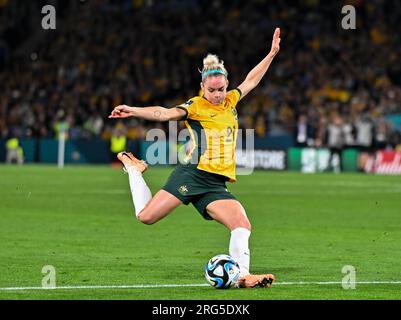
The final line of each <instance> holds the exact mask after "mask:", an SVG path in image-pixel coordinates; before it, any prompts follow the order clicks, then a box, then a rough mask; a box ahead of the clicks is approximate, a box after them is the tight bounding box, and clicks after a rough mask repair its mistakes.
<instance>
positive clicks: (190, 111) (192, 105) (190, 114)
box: [176, 99, 197, 120]
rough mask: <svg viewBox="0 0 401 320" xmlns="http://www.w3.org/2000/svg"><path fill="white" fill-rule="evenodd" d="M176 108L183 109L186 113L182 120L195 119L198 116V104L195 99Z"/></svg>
mask: <svg viewBox="0 0 401 320" xmlns="http://www.w3.org/2000/svg"><path fill="white" fill-rule="evenodd" d="M176 108H178V109H182V110H184V111H185V112H186V115H185V116H184V117H183V118H182V120H186V119H193V118H195V117H196V115H197V111H196V110H197V108H196V102H195V100H194V99H189V100H188V101H187V102H185V103H183V104H180V105H179V106H177V107H176Z"/></svg>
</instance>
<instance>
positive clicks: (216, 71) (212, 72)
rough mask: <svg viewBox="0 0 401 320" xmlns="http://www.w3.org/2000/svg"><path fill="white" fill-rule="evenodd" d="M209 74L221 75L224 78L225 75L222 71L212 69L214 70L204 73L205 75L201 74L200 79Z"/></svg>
mask: <svg viewBox="0 0 401 320" xmlns="http://www.w3.org/2000/svg"><path fill="white" fill-rule="evenodd" d="M211 74H222V75H224V76H226V73H225V72H224V71H223V70H219V69H214V70H209V71H206V72H205V73H202V79H204V78H205V77H207V76H209V75H211Z"/></svg>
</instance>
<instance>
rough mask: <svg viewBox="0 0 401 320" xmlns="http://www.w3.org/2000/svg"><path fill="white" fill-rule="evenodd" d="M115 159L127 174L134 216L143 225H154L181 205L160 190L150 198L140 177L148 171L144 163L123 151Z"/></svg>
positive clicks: (176, 199)
mask: <svg viewBox="0 0 401 320" xmlns="http://www.w3.org/2000/svg"><path fill="white" fill-rule="evenodd" d="M117 158H118V159H119V160H120V161H121V162H122V164H123V166H124V171H125V172H127V173H128V176H129V183H130V188H131V194H132V200H133V202H134V207H135V215H136V217H137V219H138V220H139V221H141V222H143V223H144V224H153V223H156V222H157V221H159V220H160V219H162V218H164V217H165V216H166V215H168V214H169V213H170V212H171V211H172V210H174V209H175V208H176V207H178V206H179V205H180V204H182V202H181V201H180V200H179V199H178V198H176V197H175V196H173V195H172V194H170V193H168V192H167V191H164V190H160V191H159V192H158V193H156V195H155V196H154V197H153V198H152V193H151V192H150V189H149V187H148V186H147V184H146V182H145V180H144V179H143V177H142V173H144V172H145V171H146V170H147V169H148V165H147V164H146V162H145V161H143V160H139V159H137V158H135V157H134V156H133V154H132V153H130V152H125V151H124V152H120V153H119V154H118V155H117Z"/></svg>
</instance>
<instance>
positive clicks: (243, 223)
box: [109, 28, 281, 288]
mask: <svg viewBox="0 0 401 320" xmlns="http://www.w3.org/2000/svg"><path fill="white" fill-rule="evenodd" d="M280 41H281V39H280V29H279V28H276V30H275V32H274V35H273V40H272V45H271V50H270V52H269V54H268V55H267V56H266V57H265V58H264V59H263V60H262V61H261V62H260V63H259V64H258V65H257V66H256V67H255V68H253V69H252V70H251V71H250V72H249V74H248V75H247V77H246V79H245V80H244V82H243V83H241V85H239V86H238V87H237V88H236V89H234V90H231V91H228V92H227V87H228V77H227V76H228V73H227V70H226V69H225V67H224V64H223V61H219V59H218V57H217V56H215V55H211V54H209V55H208V56H207V57H206V58H205V59H204V61H203V64H204V65H203V70H202V81H201V84H200V85H201V89H202V91H203V93H204V94H203V96H202V97H194V98H192V99H190V100H188V101H187V102H186V103H184V104H182V105H180V106H177V107H175V108H171V109H167V108H163V107H160V106H155V107H145V108H141V107H140V108H138V107H129V106H126V105H121V106H117V107H115V108H114V110H113V111H112V112H111V115H110V116H109V118H127V117H137V118H142V119H146V120H150V121H170V120H185V124H186V127H187V128H188V130H189V132H190V136H191V146H192V147H191V148H190V150H188V153H187V163H184V164H178V165H177V166H176V168H175V170H174V171H173V173H172V174H171V176H170V177H169V179H168V180H167V182H166V184H165V186H164V187H163V188H162V190H160V191H159V192H157V193H156V194H155V195H154V196H153V198H152V194H151V192H150V190H149V188H148V186H147V185H146V182H145V180H144V179H143V177H142V173H143V172H144V171H145V170H146V169H147V164H146V163H145V162H144V161H141V160H138V159H136V158H135V157H134V156H133V155H132V154H131V153H128V152H121V153H119V154H118V156H117V157H118V159H119V160H120V161H121V162H122V163H123V166H124V169H125V170H126V171H127V172H128V177H129V184H130V189H131V193H132V199H133V203H134V207H135V214H136V217H137V219H138V220H139V221H141V222H143V223H145V224H153V223H156V222H157V221H159V220H160V219H162V218H164V217H165V216H167V215H168V214H169V213H170V212H171V211H172V210H174V209H175V208H176V207H178V206H179V205H181V204H183V203H184V204H185V205H188V204H189V203H192V204H193V205H194V207H195V208H196V209H197V210H198V211H199V212H200V214H201V215H202V216H203V217H204V218H205V219H207V220H216V221H217V222H219V223H221V224H223V225H224V226H226V227H227V228H228V229H229V230H230V231H231V238H230V244H229V253H230V255H231V256H232V257H233V258H234V259H235V260H236V261H237V262H238V264H239V266H240V278H239V280H238V283H237V287H242V288H252V287H256V286H259V287H270V286H271V284H272V283H273V281H274V280H275V278H274V276H273V275H272V274H263V275H252V274H250V273H249V264H250V253H249V245H248V242H249V236H250V234H251V224H250V222H249V220H248V217H247V215H246V212H245V210H244V208H243V207H242V205H241V203H240V202H239V201H238V200H236V198H235V197H234V196H233V195H232V194H231V193H230V192H228V191H227V189H226V181H230V182H234V181H235V180H236V176H235V162H234V152H235V140H236V136H237V135H236V133H237V130H238V116H237V111H236V105H237V103H238V102H239V101H240V100H241V99H243V98H244V97H245V96H246V95H247V94H248V93H249V92H250V91H251V90H252V89H254V88H255V87H256V86H257V85H258V83H259V82H260V80H261V79H262V77H263V76H264V75H265V73H266V71H267V70H268V68H269V66H270V64H271V62H272V61H273V58H274V57H275V56H276V54H277V53H278V52H279V50H280ZM193 160H195V161H193ZM194 162H195V163H194Z"/></svg>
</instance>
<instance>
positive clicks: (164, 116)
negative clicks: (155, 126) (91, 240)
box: [109, 105, 186, 122]
mask: <svg viewBox="0 0 401 320" xmlns="http://www.w3.org/2000/svg"><path fill="white" fill-rule="evenodd" d="M185 116H186V112H185V111H184V110H182V109H179V108H171V109H168V108H163V107H159V106H156V107H144V108H138V107H130V106H126V105H121V106H117V107H115V108H114V109H113V111H112V112H111V114H110V115H109V118H110V119H121V118H129V117H135V118H141V119H145V120H149V121H158V122H163V121H171V120H180V119H182V118H183V117H185Z"/></svg>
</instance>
